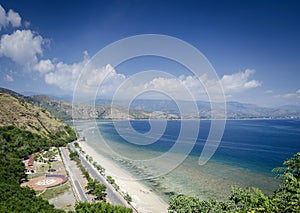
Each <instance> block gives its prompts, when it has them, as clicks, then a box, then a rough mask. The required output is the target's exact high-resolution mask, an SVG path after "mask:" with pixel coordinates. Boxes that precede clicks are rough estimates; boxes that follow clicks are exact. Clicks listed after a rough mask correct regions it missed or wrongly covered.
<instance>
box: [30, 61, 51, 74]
mask: <svg viewBox="0 0 300 213" xmlns="http://www.w3.org/2000/svg"><path fill="white" fill-rule="evenodd" d="M54 68H55V65H54V64H53V63H52V61H51V60H49V59H46V60H40V61H39V62H38V63H37V64H35V65H34V66H33V70H35V71H39V72H40V73H48V72H50V71H52V70H54Z"/></svg>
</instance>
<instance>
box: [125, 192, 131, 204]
mask: <svg viewBox="0 0 300 213" xmlns="http://www.w3.org/2000/svg"><path fill="white" fill-rule="evenodd" d="M124 198H125V200H126V201H127V202H128V203H130V202H131V201H132V198H131V196H130V195H129V194H128V193H126V195H125V196H124Z"/></svg>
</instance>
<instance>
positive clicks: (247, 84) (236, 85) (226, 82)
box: [221, 69, 261, 93]
mask: <svg viewBox="0 0 300 213" xmlns="http://www.w3.org/2000/svg"><path fill="white" fill-rule="evenodd" d="M254 73H255V70H250V69H246V70H245V71H244V72H238V73H234V74H232V75H224V76H223V77H222V79H221V84H222V85H223V89H224V91H225V93H235V92H241V91H243V90H245V89H250V88H255V87H259V86H261V82H259V81H257V80H251V81H249V77H250V76H251V75H253V74H254Z"/></svg>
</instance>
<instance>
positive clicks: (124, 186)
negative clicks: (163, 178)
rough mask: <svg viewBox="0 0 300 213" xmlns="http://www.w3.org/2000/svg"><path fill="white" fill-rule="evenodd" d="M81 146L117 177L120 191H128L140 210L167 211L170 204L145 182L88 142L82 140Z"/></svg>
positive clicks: (107, 171)
mask: <svg viewBox="0 0 300 213" xmlns="http://www.w3.org/2000/svg"><path fill="white" fill-rule="evenodd" d="M80 146H81V147H82V149H83V150H84V151H85V152H86V154H88V155H89V156H92V157H93V160H94V161H96V162H97V163H99V164H100V165H101V166H102V167H103V168H105V173H106V174H107V175H110V176H112V178H113V179H115V181H116V184H117V185H118V186H120V191H122V192H125V193H126V192H127V193H128V194H129V195H130V196H131V197H132V204H133V206H135V208H136V209H137V210H138V212H149V213H150V212H158V213H161V212H167V209H168V204H167V203H166V202H165V201H163V200H162V199H161V198H160V197H159V196H158V195H156V194H155V193H154V192H152V191H151V190H150V189H149V188H148V187H146V186H145V185H144V184H142V183H140V182H138V181H136V180H133V178H132V176H131V175H130V174H129V173H128V172H127V171H125V170H124V169H122V168H120V167H119V166H118V165H116V164H114V163H113V162H111V161H110V160H108V159H107V158H105V157H103V156H101V155H100V154H98V153H97V152H96V151H94V149H93V148H92V147H90V146H89V145H88V144H87V143H85V142H81V143H80Z"/></svg>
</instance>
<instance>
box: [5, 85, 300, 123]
mask: <svg viewBox="0 0 300 213" xmlns="http://www.w3.org/2000/svg"><path fill="white" fill-rule="evenodd" d="M0 93H6V94H9V95H11V96H12V97H15V98H19V99H23V100H26V101H27V102H29V103H31V104H33V105H34V106H36V107H41V108H44V109H46V110H47V111H49V112H51V113H52V114H53V115H55V116H56V117H58V118H60V119H63V120H71V119H91V118H92V119H149V118H152V119H180V118H183V119H198V118H201V119H209V118H211V106H210V103H209V102H205V101H197V102H196V106H197V109H198V112H197V113H195V112H193V111H191V112H189V111H188V110H187V111H185V113H182V112H180V110H179V108H178V106H177V103H179V104H180V105H182V106H186V107H185V108H186V109H188V108H189V106H191V104H193V103H190V102H187V101H179V102H177V103H176V102H174V101H171V100H143V99H136V100H134V101H133V102H132V103H131V104H130V106H129V107H128V106H126V105H125V103H126V102H124V101H114V102H113V104H112V101H111V100H108V99H99V100H96V102H95V106H94V105H93V104H88V103H86V104H82V103H81V104H77V103H74V104H73V103H72V102H71V101H65V100H57V99H55V98H52V97H49V96H46V95H33V96H24V95H21V94H19V93H16V92H14V91H11V90H7V89H4V88H0ZM69 100H70V99H69ZM226 115H227V119H288V118H300V107H299V106H282V107H276V108H267V107H260V106H257V105H254V104H245V103H239V102H227V103H226Z"/></svg>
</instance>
